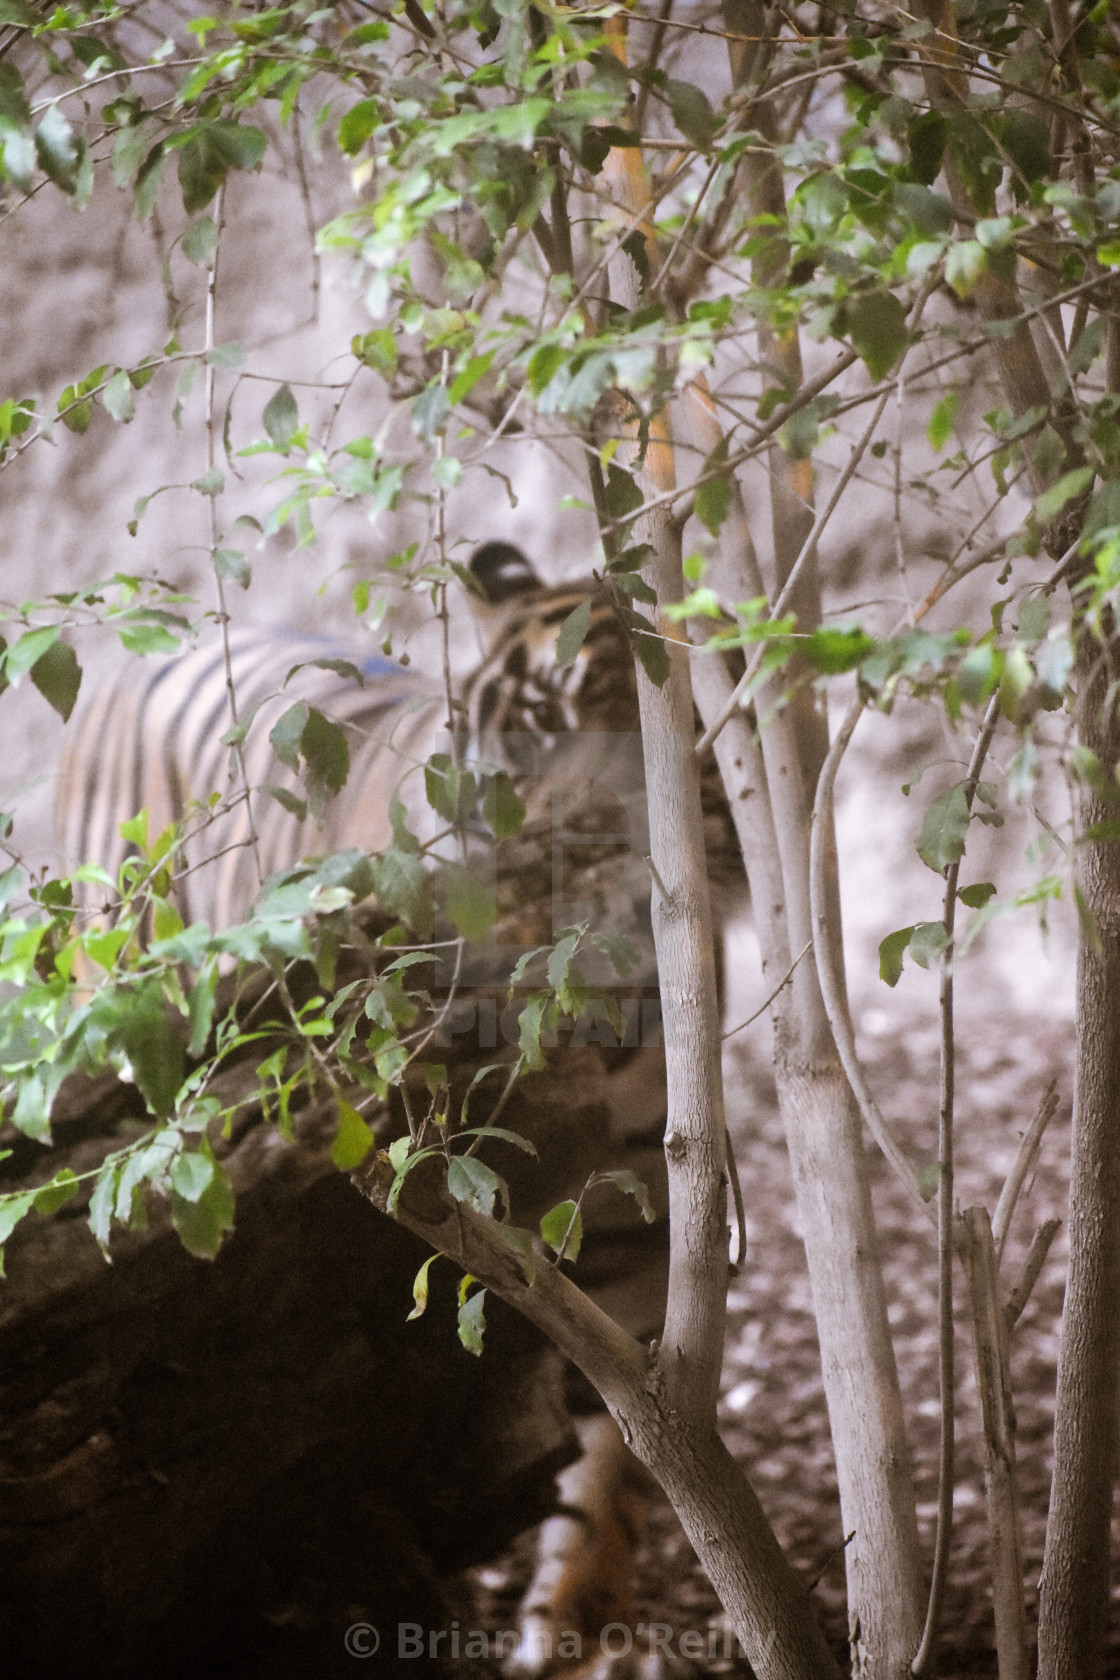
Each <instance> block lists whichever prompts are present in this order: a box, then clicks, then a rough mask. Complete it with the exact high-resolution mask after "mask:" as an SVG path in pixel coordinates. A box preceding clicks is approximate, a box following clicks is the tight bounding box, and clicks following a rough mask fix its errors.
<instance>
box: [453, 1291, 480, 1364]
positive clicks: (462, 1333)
mask: <svg viewBox="0 0 1120 1680" xmlns="http://www.w3.org/2000/svg"><path fill="white" fill-rule="evenodd" d="M485 1301H486V1291H485V1289H480V1290H479V1291H478V1294H477V1295H472V1296H471V1297H470V1299H469V1300H465V1301H462V1302H460V1305H459V1340H460V1341H461V1342H462V1344H463V1346H464V1347H465V1348H466V1350H467V1352H468V1353H473V1354H474V1355H475V1356H476V1357H477V1356H478V1355H479V1354H481V1352H482V1337H483V1334H484V1332H485V1330H486V1313H485V1310H484V1303H485Z"/></svg>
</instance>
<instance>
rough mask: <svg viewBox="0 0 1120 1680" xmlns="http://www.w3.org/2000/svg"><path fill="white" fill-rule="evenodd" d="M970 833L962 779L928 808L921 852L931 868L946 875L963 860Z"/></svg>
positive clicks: (924, 861)
mask: <svg viewBox="0 0 1120 1680" xmlns="http://www.w3.org/2000/svg"><path fill="white" fill-rule="evenodd" d="M967 833H968V805H967V803H966V801H965V796H964V783H963V782H958V783H957V784H956V786H955V787H951V788H950V789H949V791H948V792H947V793H943V794H941V795H940V797H939V798H937V799H935V800H934V802H933V804H932V805H931V806H930V808H929V810H928V811H927V812H926V817H925V821H924V822H923V824H922V832H921V834H920V835H919V837H918V856H919V857H920V858H921V860H922V862H923V863H924V864H925V865H926V866H927V868H929V869H932V870H933V871H934V872H935V873H936V874H938V875H942V874H944V872H945V870H946V869H948V868H949V866H950V864H954V863H959V862H960V860H961V858H962V857H963V856H964V843H965V836H966V834H967Z"/></svg>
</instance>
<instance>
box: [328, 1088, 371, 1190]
mask: <svg viewBox="0 0 1120 1680" xmlns="http://www.w3.org/2000/svg"><path fill="white" fill-rule="evenodd" d="M372 1148H373V1133H372V1131H371V1130H370V1128H369V1126H368V1125H367V1124H366V1122H365V1121H364V1120H363V1119H362V1117H361V1115H360V1114H359V1113H358V1111H357V1109H356V1108H351V1106H350V1104H349V1103H348V1102H347V1101H346V1099H345V1098H344V1097H339V1098H338V1132H337V1134H336V1136H335V1140H334V1143H333V1144H332V1145H331V1160H332V1161H333V1162H334V1164H335V1166H336V1167H337V1168H338V1170H339V1172H353V1170H354V1168H355V1167H357V1166H360V1165H361V1163H362V1162H363V1161H364V1160H365V1158H366V1156H367V1155H368V1154H369V1152H370V1150H371V1149H372Z"/></svg>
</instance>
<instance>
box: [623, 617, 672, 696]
mask: <svg viewBox="0 0 1120 1680" xmlns="http://www.w3.org/2000/svg"><path fill="white" fill-rule="evenodd" d="M630 623H631V626H632V633H633V641H634V651H635V653H636V654H637V655H638V658H639V659H640V660H641V662H642V669H643V671H644V672H645V674H646V676H647V677H648V678H649V680H650V682H651V683H652V684H653V686H654V688H663V687H664V686H665V684H666V682H667V681H668V680H669V669H670V667H669V650H668V648H667V647H666V646H665V643H664V642H663V641H662V639H661V637H660V636H659V635H658V634H657V632H656V630H655V629H654V628H653V625H652V624H651V623H650V622H649V619H648V618H644V617H643V616H642V614H641V613H637V612H636V613H632V614H631V615H630Z"/></svg>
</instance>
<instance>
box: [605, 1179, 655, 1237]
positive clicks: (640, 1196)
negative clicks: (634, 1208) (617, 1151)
mask: <svg viewBox="0 0 1120 1680" xmlns="http://www.w3.org/2000/svg"><path fill="white" fill-rule="evenodd" d="M595 1182H596V1183H597V1184H613V1185H614V1187H615V1189H616V1190H621V1192H622V1194H623V1195H624V1196H632V1197H633V1199H634V1201H636V1202H637V1204H638V1207H639V1209H640V1211H641V1215H642V1218H643V1219H644V1220H645V1222H646V1224H647V1225H652V1224H653V1222H654V1220H655V1219H656V1218H657V1215H656V1213H655V1212H654V1210H653V1203H652V1202H651V1201H650V1199H649V1191H648V1190H647V1189H646V1186H645V1185H644V1184H643V1182H642V1180H641V1179H640V1178H639V1177H638V1175H637V1173H635V1172H631V1171H630V1170H629V1168H623V1169H622V1170H621V1171H619V1172H605V1173H596V1174H595Z"/></svg>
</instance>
